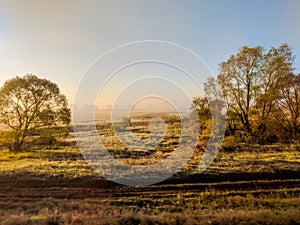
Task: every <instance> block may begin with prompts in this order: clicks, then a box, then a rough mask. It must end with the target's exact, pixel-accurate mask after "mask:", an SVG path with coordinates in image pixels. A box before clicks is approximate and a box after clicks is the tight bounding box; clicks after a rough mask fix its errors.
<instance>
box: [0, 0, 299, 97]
mask: <svg viewBox="0 0 300 225" xmlns="http://www.w3.org/2000/svg"><path fill="white" fill-rule="evenodd" d="M299 12H300V1H298V0H288V1H286V0H281V1H279V0H249V1H246V0H226V1H225V0H224V1H221V0H207V1H201V0H195V1H191V0H187V1H182V0H165V1H161V0H132V1H126V0H118V1H116V0H106V1H85V0H81V1H71V0H68V1H64V0H62V1H60V0H53V1H50V0H49V1H40V0H22V1H17V0H1V1H0V85H2V84H3V82H4V81H5V80H6V79H7V78H9V77H13V76H16V75H24V74H26V73H34V74H36V75H38V76H41V77H46V78H48V79H51V80H52V81H54V82H56V83H57V84H58V85H59V86H60V88H61V90H62V91H63V92H64V93H65V94H66V95H67V97H68V98H69V100H70V103H72V102H73V101H74V96H75V92H76V88H77V86H78V84H79V82H80V79H81V77H82V76H83V73H84V71H85V69H86V68H87V67H88V66H89V65H90V63H91V62H92V61H93V60H94V59H95V58H97V57H98V56H99V55H101V54H103V53H104V52H106V51H107V50H109V49H111V48H113V47H115V46H117V45H120V44H124V43H127V42H132V41H138V40H143V39H148V40H149V39H158V40H165V41H171V42H175V43H178V44H180V45H183V46H185V47H187V48H190V49H191V50H193V51H194V52H196V53H197V54H198V55H199V56H200V57H201V58H202V59H203V60H204V61H205V62H206V63H207V64H208V66H209V67H210V68H211V70H212V71H213V73H214V74H217V72H218V64H219V63H220V62H221V61H225V60H226V59H227V58H228V57H229V56H230V55H231V54H234V53H236V52H237V50H238V48H240V47H241V46H243V45H251V46H255V45H261V46H263V47H265V48H269V47H270V46H275V47H277V46H279V45H280V44H281V43H288V44H289V45H291V46H292V47H293V48H294V53H295V54H296V61H295V67H296V71H297V72H299V71H300V14H299Z"/></svg>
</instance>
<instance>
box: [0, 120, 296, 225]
mask: <svg viewBox="0 0 300 225" xmlns="http://www.w3.org/2000/svg"><path fill="white" fill-rule="evenodd" d="M170 124H171V123H170ZM172 126H173V128H172V129H173V131H175V132H173V133H172V132H171V133H170V132H169V133H167V134H166V135H167V138H166V139H165V140H164V141H163V142H162V144H161V145H160V147H159V148H156V149H154V150H155V151H153V152H152V153H151V154H148V155H147V154H146V155H145V154H142V155H139V156H137V155H136V153H134V152H133V151H130V150H128V149H125V148H123V147H122V146H121V145H120V143H117V141H116V140H114V138H113V137H110V136H111V134H110V133H109V132H111V131H110V130H109V127H108V128H107V129H106V130H105V129H104V128H103V127H102V129H100V131H101V132H99V135H100V138H102V140H104V141H107V144H109V142H111V143H115V145H110V146H111V148H110V149H109V151H110V152H111V153H112V155H114V156H115V157H117V158H120V159H121V160H123V161H124V163H130V164H138V165H147V164H151V163H155V162H157V161H160V160H163V158H164V157H166V156H167V155H168V154H170V152H172V151H173V148H174V147H176V143H177V142H176V140H177V139H178V133H176V129H175V128H176V123H173V122H172ZM134 129H135V130H134V132H135V135H137V136H138V137H139V138H146V136H147V131H146V130H144V128H143V127H138V126H135V128H134ZM73 141H74V140H73V139H72V138H70V139H68V140H66V142H67V143H69V144H68V145H66V146H59V147H55V148H54V147H53V148H52V149H51V148H49V147H48V148H42V149H34V150H31V151H28V152H20V153H11V152H9V151H8V150H7V149H3V150H1V151H0V196H1V198H0V223H1V224H300V150H299V147H297V146H283V145H278V146H245V145H244V146H241V147H240V148H239V149H237V150H236V151H230V152H226V151H220V152H219V154H218V155H217V157H216V159H215V160H214V162H213V163H212V164H211V165H210V166H209V168H208V169H207V170H206V171H205V172H203V173H199V172H198V165H199V160H200V159H201V156H202V154H203V150H202V149H201V148H197V149H196V151H195V153H194V155H193V158H192V159H191V160H190V161H189V163H188V164H186V165H185V166H184V167H183V168H182V170H181V171H178V173H176V174H175V175H174V176H173V177H171V178H169V179H168V180H166V181H164V182H162V183H159V184H156V185H150V186H122V185H119V184H116V183H114V182H111V181H108V180H106V179H104V178H102V177H100V176H98V174H97V173H96V172H95V171H94V170H93V169H91V167H90V166H89V164H88V163H87V162H86V161H85V160H84V159H83V157H82V155H81V154H80V151H79V150H78V149H77V148H76V146H75V145H72V143H73ZM125 152H126V154H125ZM128 152H129V153H128ZM133 154H135V155H134V156H135V157H133ZM150 159H151V160H150Z"/></svg>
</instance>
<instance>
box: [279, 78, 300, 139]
mask: <svg viewBox="0 0 300 225" xmlns="http://www.w3.org/2000/svg"><path fill="white" fill-rule="evenodd" d="M285 82H286V83H287V85H285V86H282V87H281V88H280V89H278V90H277V91H278V93H279V97H278V98H277V99H276V101H275V110H274V123H276V124H278V125H279V127H280V129H281V130H282V131H283V132H279V131H278V135H280V136H282V138H289V139H293V140H295V141H297V140H298V139H299V133H300V74H298V75H295V74H292V73H291V74H289V78H287V79H286V81H285Z"/></svg>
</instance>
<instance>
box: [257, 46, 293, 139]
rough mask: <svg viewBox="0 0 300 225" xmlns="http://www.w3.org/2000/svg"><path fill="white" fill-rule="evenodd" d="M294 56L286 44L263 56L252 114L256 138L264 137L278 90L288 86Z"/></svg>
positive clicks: (272, 49) (277, 96)
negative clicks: (254, 121)
mask: <svg viewBox="0 0 300 225" xmlns="http://www.w3.org/2000/svg"><path fill="white" fill-rule="evenodd" d="M293 60H294V56H293V53H292V50H291V48H290V47H289V46H288V45H287V44H283V45H281V46H280V47H279V48H274V47H272V48H271V49H270V50H269V51H268V52H267V53H266V54H264V58H263V65H262V70H261V73H260V76H259V82H258V83H259V89H258V95H257V99H256V105H255V108H254V112H255V114H256V121H257V123H256V127H254V129H255V133H256V136H257V137H262V136H266V135H264V134H265V132H266V131H267V128H268V126H270V122H271V117H272V113H273V112H274V106H275V102H276V100H277V99H278V98H281V97H280V96H279V94H280V92H279V90H283V89H286V88H288V87H289V86H290V84H291V83H290V81H289V80H290V78H291V73H292V71H293V68H292V65H293Z"/></svg>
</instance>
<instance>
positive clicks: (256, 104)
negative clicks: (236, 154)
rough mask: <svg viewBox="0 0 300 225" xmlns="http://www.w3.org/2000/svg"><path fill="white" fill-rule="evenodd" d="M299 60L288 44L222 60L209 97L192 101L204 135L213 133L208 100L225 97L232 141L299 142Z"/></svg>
mask: <svg viewBox="0 0 300 225" xmlns="http://www.w3.org/2000/svg"><path fill="white" fill-rule="evenodd" d="M294 58H295V56H294V54H293V52H292V49H291V47H290V46H288V45H287V44H282V45H281V46H279V47H278V48H275V47H271V48H270V49H269V50H268V51H266V50H264V49H263V48H262V47H261V46H256V47H249V46H244V47H242V48H241V49H240V50H239V51H238V53H237V54H236V55H232V56H230V57H229V59H228V60H227V61H224V62H221V63H220V65H219V74H218V76H217V77H216V78H209V79H208V80H207V81H206V83H205V87H204V91H205V93H206V97H195V98H194V100H193V103H192V107H191V108H192V109H193V110H194V111H197V113H198V115H199V118H200V121H201V128H202V136H205V135H207V134H208V133H209V129H210V123H211V118H210V108H209V102H211V101H217V100H218V99H222V100H224V102H225V106H226V109H227V116H226V132H225V135H226V137H227V139H228V138H231V139H234V140H235V141H237V142H251V143H260V144H268V143H276V142H285V141H289V142H299V139H300V74H295V73H294V68H293V64H294ZM218 87H219V88H218ZM225 139H226V138H225Z"/></svg>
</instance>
